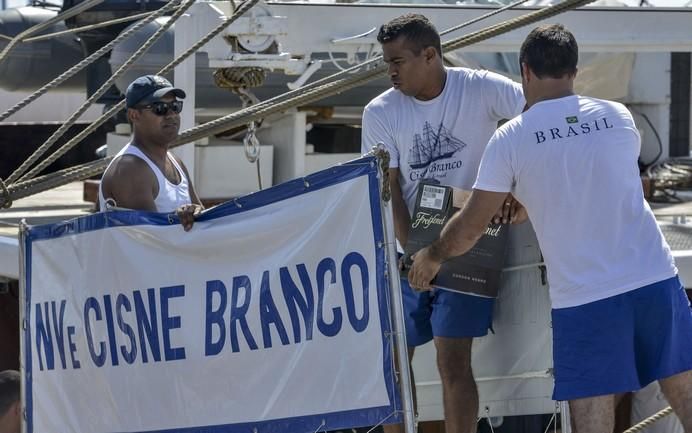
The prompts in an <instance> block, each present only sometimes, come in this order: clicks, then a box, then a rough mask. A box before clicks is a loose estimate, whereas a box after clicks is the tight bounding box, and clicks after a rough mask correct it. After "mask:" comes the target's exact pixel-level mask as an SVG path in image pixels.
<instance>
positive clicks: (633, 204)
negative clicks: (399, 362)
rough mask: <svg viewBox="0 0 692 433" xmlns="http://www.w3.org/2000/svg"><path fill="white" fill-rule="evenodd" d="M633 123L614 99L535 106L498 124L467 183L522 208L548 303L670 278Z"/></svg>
mask: <svg viewBox="0 0 692 433" xmlns="http://www.w3.org/2000/svg"><path fill="white" fill-rule="evenodd" d="M639 151H640V138H639V131H637V127H636V126H635V124H634V120H633V119H632V115H631V114H630V112H629V111H628V110H627V108H625V106H623V105H622V104H619V103H617V102H611V101H604V100H599V99H594V98H587V97H583V96H576V95H573V96H568V97H564V98H558V99H549V100H545V101H541V102H537V103H536V104H534V105H533V106H532V107H531V108H530V109H529V110H528V111H526V112H525V113H522V115H521V116H518V117H516V118H514V119H512V120H511V121H509V122H507V123H505V124H504V125H502V127H501V128H500V129H498V130H497V132H496V133H495V135H494V136H493V138H492V140H491V141H490V143H489V144H488V148H487V149H486V151H485V155H484V156H483V162H482V163H481V167H480V169H479V173H478V180H477V181H476V184H475V186H474V188H476V189H480V190H484V191H494V192H509V191H511V192H512V193H513V194H514V196H515V197H516V198H517V200H519V201H520V202H521V203H522V204H523V205H524V206H525V207H526V210H527V212H528V214H529V219H530V220H531V223H532V224H533V227H534V229H535V230H536V236H537V237H538V244H539V245H540V247H541V251H542V252H543V257H544V258H545V263H546V268H547V270H548V281H549V283H550V298H551V300H552V303H553V308H567V307H574V306H578V305H583V304H587V303H590V302H595V301H598V300H601V299H605V298H609V297H612V296H616V295H619V294H621V293H625V292H628V291H630V290H634V289H637V288H639V287H644V286H646V285H649V284H652V283H655V282H658V281H661V280H665V279H667V278H671V277H673V276H675V274H676V272H677V269H676V268H675V264H674V262H673V258H672V256H671V253H670V248H669V247H668V245H667V244H666V241H665V240H664V238H663V235H662V234H661V230H660V229H659V227H658V225H657V224H656V219H655V218H654V215H653V213H652V212H651V209H650V208H649V205H648V204H647V203H646V201H645V200H644V193H643V191H642V184H641V180H640V178H639V167H638V165H637V158H638V157H639Z"/></svg>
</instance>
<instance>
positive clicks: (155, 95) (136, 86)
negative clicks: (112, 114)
mask: <svg viewBox="0 0 692 433" xmlns="http://www.w3.org/2000/svg"><path fill="white" fill-rule="evenodd" d="M169 93H172V94H173V95H174V96H175V97H176V98H180V99H185V92H183V91H182V89H178V88H177V87H173V84H171V82H170V81H168V80H167V79H165V78H163V77H162V76H160V75H144V76H142V77H139V78H137V79H136V80H135V81H133V82H132V83H130V85H129V86H127V91H125V104H126V106H127V108H134V107H135V106H137V105H146V104H150V103H152V102H156V101H158V100H160V99H161V98H162V97H164V96H166V95H168V94H169Z"/></svg>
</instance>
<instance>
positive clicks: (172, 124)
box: [99, 75, 203, 231]
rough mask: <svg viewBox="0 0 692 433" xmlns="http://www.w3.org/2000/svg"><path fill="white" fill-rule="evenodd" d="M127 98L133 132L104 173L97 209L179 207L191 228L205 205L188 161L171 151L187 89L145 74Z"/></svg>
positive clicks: (166, 209) (160, 209)
mask: <svg viewBox="0 0 692 433" xmlns="http://www.w3.org/2000/svg"><path fill="white" fill-rule="evenodd" d="M125 98H126V106H127V119H128V120H129V121H130V123H131V124H132V128H133V137H132V141H131V142H130V143H128V144H127V146H125V147H124V148H123V149H122V150H121V151H120V152H119V153H118V154H117V155H116V156H115V158H114V159H113V161H112V162H111V163H110V165H109V166H108V168H107V169H106V172H105V173H104V174H103V178H102V179H101V185H100V187H99V209H100V210H101V211H104V210H106V209H107V208H108V207H109V206H111V207H118V208H126V209H133V210H143V211H152V212H176V213H177V214H178V217H179V218H180V222H181V224H182V225H183V228H184V229H185V231H189V230H190V229H191V228H192V224H193V222H194V218H195V216H197V215H198V214H199V213H200V212H201V211H202V209H203V206H202V203H201V202H200V200H199V197H198V196H197V194H196V193H195V190H194V188H193V186H192V181H191V180H190V176H189V174H188V171H187V169H186V168H185V165H184V164H183V162H182V161H181V160H180V159H179V158H178V157H176V156H175V155H173V154H172V153H170V152H169V151H168V146H169V145H170V144H171V143H172V142H173V141H174V140H175V139H176V138H177V137H178V130H179V129H180V111H181V110H182V108H183V101H182V100H181V99H184V98H185V92H184V91H182V90H181V89H178V88H175V87H173V85H172V84H171V83H170V82H169V81H168V80H166V79H165V78H163V77H160V76H157V75H145V76H143V77H139V78H137V79H136V80H135V81H133V82H132V83H131V84H130V85H129V86H128V88H127V91H126V95H125Z"/></svg>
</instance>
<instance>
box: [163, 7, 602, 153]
mask: <svg viewBox="0 0 692 433" xmlns="http://www.w3.org/2000/svg"><path fill="white" fill-rule="evenodd" d="M592 1H594V0H566V1H563V2H561V3H558V4H555V5H552V6H548V7H546V8H543V9H539V10H537V11H533V12H530V13H527V14H525V15H522V16H519V17H516V18H513V19H510V20H507V21H504V22H502V23H499V24H494V25H492V26H489V27H486V28H484V29H481V30H478V31H476V32H473V33H470V34H469V35H465V36H461V37H459V38H455V39H452V40H450V41H447V42H445V43H444V44H442V49H443V50H444V51H453V50H456V49H459V48H461V47H465V46H468V45H472V44H475V43H477V42H480V41H483V40H486V39H489V38H491V37H494V36H497V35H499V34H503V33H506V32H508V31H511V30H514V29H516V28H519V27H523V26H525V25H528V24H531V23H535V22H537V21H540V20H543V19H545V18H548V17H551V16H553V15H557V14H559V13H562V12H564V11H565V10H568V9H572V8H577V7H579V6H582V5H585V4H588V3H591V2H592ZM373 60H377V63H376V64H377V66H376V67H375V68H374V69H371V70H368V71H363V72H359V73H357V74H352V75H349V74H347V71H348V70H346V71H343V72H338V73H336V74H334V75H331V76H329V77H326V78H324V79H322V80H319V82H324V81H330V80H333V79H335V78H337V77H342V76H344V75H346V76H347V77H346V78H343V79H340V80H337V81H332V82H331V83H328V84H324V85H320V86H316V87H315V85H314V84H313V85H309V86H305V87H301V88H299V89H296V90H292V91H290V92H287V93H284V94H282V95H279V96H276V97H274V98H271V99H268V100H266V101H264V102H262V103H260V104H256V105H253V106H251V107H248V108H246V109H242V110H239V111H236V112H234V113H231V114H229V115H226V116H224V117H221V118H219V119H216V120H212V121H211V122H207V123H204V124H202V125H199V126H196V127H193V128H190V129H188V130H186V131H183V132H182V133H181V134H180V135H179V137H178V139H177V140H176V141H175V142H174V144H173V147H175V146H179V145H182V144H185V143H189V142H191V141H196V140H199V139H200V138H203V137H207V136H209V135H213V134H218V133H220V132H223V131H225V130H227V129H232V128H235V127H238V126H241V125H243V124H245V123H247V122H249V121H253V120H258V119H259V118H261V117H267V116H269V115H271V114H276V113H280V112H282V111H285V110H286V109H288V108H291V107H295V106H300V105H306V104H309V103H311V102H314V101H317V100H320V99H322V98H324V97H326V96H331V95H334V94H337V93H340V92H343V91H345V90H348V89H351V88H353V87H356V86H359V85H361V84H364V83H367V82H369V81H372V80H374V79H376V78H378V77H379V76H381V75H382V74H384V73H385V72H386V69H387V66H386V65H385V64H383V63H382V61H381V60H382V58H381V57H378V58H377V59H373ZM365 64H375V62H373V61H368V62H365ZM363 65H364V64H361V65H357V66H358V67H362V66H363ZM349 69H351V68H349ZM356 69H358V68H356Z"/></svg>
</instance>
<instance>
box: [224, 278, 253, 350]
mask: <svg viewBox="0 0 692 433" xmlns="http://www.w3.org/2000/svg"><path fill="white" fill-rule="evenodd" d="M241 287H242V289H243V305H238V297H239V293H240V288H241ZM251 293H252V291H251V285H250V278H249V277H248V276H247V275H240V276H238V277H234V278H233V292H232V294H231V324H230V326H231V349H232V350H233V352H240V347H239V346H238V328H237V325H238V324H240V328H241V329H242V331H243V336H244V337H245V341H246V342H247V344H248V346H249V347H250V349H251V350H257V343H255V339H254V338H253V337H252V333H250V327H249V326H248V324H247V319H246V318H245V315H246V314H247V311H248V309H249V308H250V295H251Z"/></svg>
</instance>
